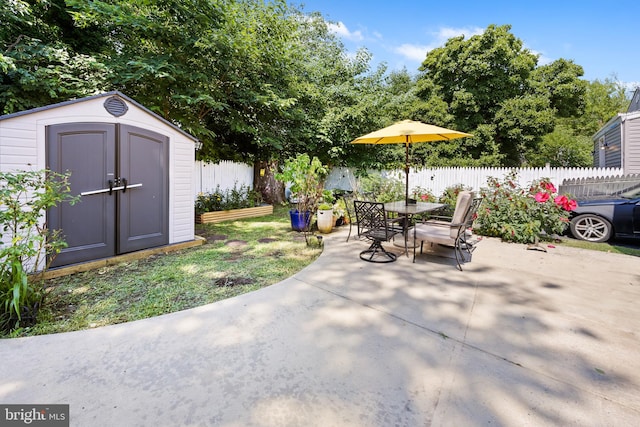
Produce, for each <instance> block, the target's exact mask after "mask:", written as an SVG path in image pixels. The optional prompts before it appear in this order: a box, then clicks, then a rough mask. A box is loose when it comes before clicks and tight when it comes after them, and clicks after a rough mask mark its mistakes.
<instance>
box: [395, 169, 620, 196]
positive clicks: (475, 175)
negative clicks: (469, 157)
mask: <svg viewBox="0 0 640 427" xmlns="http://www.w3.org/2000/svg"><path fill="white" fill-rule="evenodd" d="M512 170H514V169H513V168H433V169H421V170H417V171H414V170H411V171H410V172H409V189H411V188H413V187H417V186H419V187H422V188H426V189H429V190H431V192H432V193H433V194H435V195H440V194H442V192H443V191H444V190H445V189H446V188H447V187H451V186H453V185H456V184H464V185H465V186H467V187H471V188H472V189H473V190H475V191H479V190H480V188H482V187H486V186H487V178H489V177H495V178H498V179H503V178H504V177H505V176H506V175H507V174H509V173H510V172H511V171H512ZM515 170H516V172H517V174H518V185H519V186H520V187H525V186H527V185H529V184H530V183H531V182H532V181H535V180H538V179H541V178H549V179H550V180H551V182H552V183H553V184H554V185H555V187H556V188H560V185H561V184H562V181H564V180H565V179H572V178H597V177H607V176H608V177H612V176H620V175H623V170H622V168H552V167H544V168H515ZM401 176H402V179H404V172H402V173H401Z"/></svg>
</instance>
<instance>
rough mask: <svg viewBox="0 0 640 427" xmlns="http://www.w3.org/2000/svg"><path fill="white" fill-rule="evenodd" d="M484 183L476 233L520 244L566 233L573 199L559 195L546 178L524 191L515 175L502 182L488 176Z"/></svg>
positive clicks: (512, 173) (511, 174)
mask: <svg viewBox="0 0 640 427" xmlns="http://www.w3.org/2000/svg"><path fill="white" fill-rule="evenodd" d="M487 184H488V188H483V189H482V192H481V195H482V197H483V198H484V201H483V204H482V205H481V207H480V209H479V210H478V218H477V220H476V231H477V232H478V234H482V235H485V236H493V237H500V238H502V240H505V241H510V242H520V243H533V242H535V241H536V239H545V238H547V239H548V238H549V236H551V235H553V234H560V233H562V232H563V231H564V230H565V228H566V226H567V223H568V222H569V217H568V214H569V212H570V211H572V210H573V209H575V208H576V202H575V200H571V199H569V198H568V197H567V196H564V195H558V194H557V190H556V188H555V187H554V185H553V183H551V181H550V180H549V179H547V178H544V179H541V180H537V181H533V182H532V183H531V185H530V186H529V188H528V189H523V188H520V187H519V186H518V184H517V173H516V172H511V173H509V174H507V175H506V176H505V178H504V180H502V181H500V180H498V179H497V178H493V177H490V178H489V179H487Z"/></svg>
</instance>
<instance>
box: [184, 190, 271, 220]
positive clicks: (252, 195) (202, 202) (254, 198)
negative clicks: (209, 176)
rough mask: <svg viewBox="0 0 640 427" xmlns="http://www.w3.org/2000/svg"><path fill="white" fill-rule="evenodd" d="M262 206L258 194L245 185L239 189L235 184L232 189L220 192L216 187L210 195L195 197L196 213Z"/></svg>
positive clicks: (203, 194)
mask: <svg viewBox="0 0 640 427" xmlns="http://www.w3.org/2000/svg"><path fill="white" fill-rule="evenodd" d="M261 204H262V196H261V195H260V192H258V191H255V190H252V189H251V188H249V187H248V186H246V185H241V186H240V187H239V188H238V186H237V183H236V184H234V185H233V188H231V189H227V190H224V191H223V190H221V189H220V185H218V186H217V187H216V189H215V191H213V192H211V193H200V194H198V197H196V213H198V214H202V213H205V212H214V211H226V210H230V209H242V208H253V207H256V206H260V205H261Z"/></svg>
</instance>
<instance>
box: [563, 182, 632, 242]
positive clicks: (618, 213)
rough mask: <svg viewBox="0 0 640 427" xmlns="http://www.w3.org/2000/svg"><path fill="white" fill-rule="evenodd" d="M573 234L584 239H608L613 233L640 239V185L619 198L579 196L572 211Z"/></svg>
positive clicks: (591, 240) (616, 235)
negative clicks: (586, 197)
mask: <svg viewBox="0 0 640 427" xmlns="http://www.w3.org/2000/svg"><path fill="white" fill-rule="evenodd" d="M570 220H571V224H570V228H571V234H573V237H575V238H576V239H580V240H588V241H590V242H606V241H607V240H609V239H611V238H612V237H615V238H624V239H628V238H633V239H640V188H636V189H634V190H631V191H627V192H626V193H623V194H621V195H620V196H616V197H615V198H614V197H612V198H607V199H593V200H578V207H577V208H576V209H575V210H574V211H572V212H571V216H570Z"/></svg>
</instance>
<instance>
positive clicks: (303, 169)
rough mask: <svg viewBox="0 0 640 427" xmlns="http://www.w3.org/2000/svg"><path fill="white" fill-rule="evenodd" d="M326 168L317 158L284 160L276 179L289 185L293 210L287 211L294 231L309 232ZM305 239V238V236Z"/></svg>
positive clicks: (304, 157) (303, 155)
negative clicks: (293, 205)
mask: <svg viewBox="0 0 640 427" xmlns="http://www.w3.org/2000/svg"><path fill="white" fill-rule="evenodd" d="M326 175H327V168H326V167H325V166H323V165H322V163H321V162H320V160H319V159H318V158H317V157H313V158H311V157H309V155H308V154H299V155H298V156H297V157H295V158H290V159H287V160H285V163H284V166H283V168H282V172H280V173H278V174H276V175H275V177H276V179H277V180H279V181H282V182H283V183H285V185H286V184H289V185H290V190H291V198H290V201H292V202H293V203H294V204H295V209H291V210H289V216H290V217H291V227H292V228H293V229H294V230H296V231H305V232H306V231H309V229H310V228H311V227H310V225H311V218H312V216H313V214H314V213H315V211H316V207H317V204H318V201H319V200H320V198H321V196H322V186H323V182H324V178H325V177H326ZM305 237H306V236H305Z"/></svg>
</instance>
